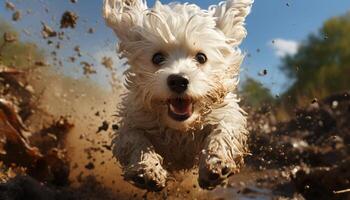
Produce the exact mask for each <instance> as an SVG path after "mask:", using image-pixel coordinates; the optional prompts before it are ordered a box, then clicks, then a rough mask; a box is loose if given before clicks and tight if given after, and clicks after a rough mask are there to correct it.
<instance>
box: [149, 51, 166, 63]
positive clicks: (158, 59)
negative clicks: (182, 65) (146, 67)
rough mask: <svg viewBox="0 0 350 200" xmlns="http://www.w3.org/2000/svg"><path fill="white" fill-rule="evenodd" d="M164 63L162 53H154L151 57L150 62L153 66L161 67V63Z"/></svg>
mask: <svg viewBox="0 0 350 200" xmlns="http://www.w3.org/2000/svg"><path fill="white" fill-rule="evenodd" d="M164 61H165V56H164V54H162V53H159V52H158V53H156V54H154V55H153V58H152V62H153V64H155V65H162V64H163V62H164Z"/></svg>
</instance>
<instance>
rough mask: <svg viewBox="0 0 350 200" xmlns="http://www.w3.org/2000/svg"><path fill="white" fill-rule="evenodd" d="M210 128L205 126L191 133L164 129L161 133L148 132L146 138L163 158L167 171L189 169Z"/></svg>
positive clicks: (196, 157) (193, 163)
mask: <svg viewBox="0 0 350 200" xmlns="http://www.w3.org/2000/svg"><path fill="white" fill-rule="evenodd" d="M211 130H212V128H211V127H209V126H207V127H204V128H203V129H202V130H199V131H193V132H186V133H182V132H178V131H176V130H173V129H166V130H164V131H163V132H157V133H155V132H149V133H148V134H147V136H146V137H148V139H149V140H150V141H151V143H152V144H153V146H154V147H155V149H156V151H157V153H159V154H160V155H161V156H162V157H163V158H164V163H163V165H165V166H167V168H168V169H177V168H182V169H183V168H185V169H186V168H187V169H190V168H192V167H193V166H194V165H196V164H197V161H198V157H199V155H200V152H201V150H202V148H203V145H204V143H205V140H206V138H207V136H208V134H209V133H210V132H211Z"/></svg>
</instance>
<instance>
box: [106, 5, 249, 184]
mask: <svg viewBox="0 0 350 200" xmlns="http://www.w3.org/2000/svg"><path fill="white" fill-rule="evenodd" d="M252 3H253V0H227V1H226V2H222V3H220V4H219V5H217V6H211V7H209V9H208V10H202V9H201V8H199V7H198V6H196V5H193V4H179V3H172V4H169V5H163V4H161V3H160V2H159V1H156V3H155V5H154V7H153V8H148V7H147V5H146V2H145V1H144V0H105V1H104V7H103V14H104V18H105V20H106V23H107V25H108V26H109V27H111V28H112V29H113V30H114V32H115V33H116V35H117V36H118V38H119V53H120V55H121V56H122V57H124V58H126V59H127V61H128V64H129V66H130V67H129V68H128V69H127V71H126V72H125V76H126V81H125V85H126V87H127V89H128V93H127V94H126V95H125V98H124V99H123V103H122V108H121V112H120V115H121V117H122V120H121V128H120V133H119V134H118V135H117V136H116V138H115V139H114V142H113V144H114V155H115V156H116V157H117V159H118V161H119V162H120V163H121V165H122V166H123V172H124V177H125V179H126V180H128V181H131V182H132V183H133V184H134V185H136V186H138V187H140V188H143V189H147V190H151V191H159V190H161V189H162V188H164V187H165V185H166V180H167V177H168V175H169V174H168V173H169V172H171V171H174V170H182V169H191V168H192V167H193V166H198V168H199V177H198V182H199V185H200V186H201V187H202V188H205V189H212V188H214V187H215V186H217V185H219V184H221V183H225V180H226V179H227V178H228V177H229V176H230V175H232V174H234V173H237V172H238V171H239V168H240V166H241V165H242V164H243V156H244V155H245V154H246V153H247V149H246V139H247V130H246V118H245V116H244V112H243V111H242V110H241V109H240V107H239V105H238V103H237V102H238V100H237V98H236V95H235V94H234V91H235V90H236V87H237V84H238V73H239V68H240V64H241V62H242V59H243V55H242V53H241V51H240V50H239V49H238V45H239V44H240V43H241V41H242V39H243V38H244V37H245V36H246V29H245V28H244V21H245V17H246V16H247V15H248V13H249V12H250V9H251V5H252Z"/></svg>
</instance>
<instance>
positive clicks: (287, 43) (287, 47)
mask: <svg viewBox="0 0 350 200" xmlns="http://www.w3.org/2000/svg"><path fill="white" fill-rule="evenodd" d="M269 45H270V46H271V47H272V48H273V49H274V50H275V54H276V55H277V56H278V57H285V56H287V55H290V56H293V55H295V54H296V53H297V52H298V48H299V43H298V42H297V41H294V40H286V39H282V38H276V39H274V40H272V41H271V42H270V43H269Z"/></svg>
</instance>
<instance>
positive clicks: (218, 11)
mask: <svg viewBox="0 0 350 200" xmlns="http://www.w3.org/2000/svg"><path fill="white" fill-rule="evenodd" d="M253 2H254V0H227V1H225V2H221V3H220V4H219V5H217V6H211V7H209V12H210V13H212V15H213V17H215V18H216V26H217V27H218V28H219V29H220V30H221V31H222V32H223V33H224V34H225V35H226V37H227V38H228V41H227V42H228V43H229V44H231V45H232V46H237V45H239V44H240V43H241V42H242V40H243V39H244V38H245V37H246V35H247V31H246V29H245V27H244V25H245V23H244V21H245V18H246V17H247V15H248V14H249V12H250V9H251V7H252V4H253Z"/></svg>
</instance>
